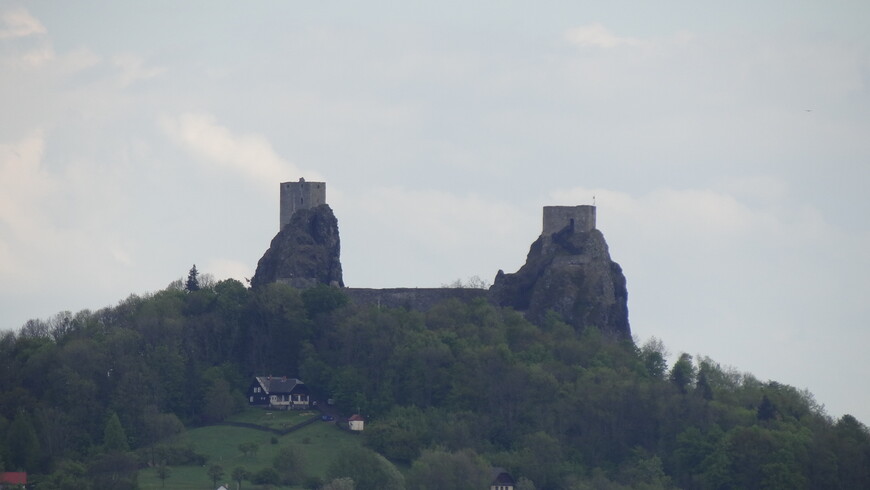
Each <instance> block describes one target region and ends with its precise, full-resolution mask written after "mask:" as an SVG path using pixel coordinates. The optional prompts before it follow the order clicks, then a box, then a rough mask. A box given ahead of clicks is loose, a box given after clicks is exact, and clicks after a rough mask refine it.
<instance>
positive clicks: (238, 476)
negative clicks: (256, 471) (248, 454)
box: [232, 466, 251, 490]
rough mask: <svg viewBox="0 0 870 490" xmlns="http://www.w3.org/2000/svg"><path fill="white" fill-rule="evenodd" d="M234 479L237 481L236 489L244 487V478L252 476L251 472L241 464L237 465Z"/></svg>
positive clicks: (234, 470)
mask: <svg viewBox="0 0 870 490" xmlns="http://www.w3.org/2000/svg"><path fill="white" fill-rule="evenodd" d="M232 477H233V481H234V482H236V490H241V489H242V480H247V479H248V478H250V477H251V472H250V471H248V470H246V469H245V468H242V467H241V466H237V467H236V468H234V469H233V473H232Z"/></svg>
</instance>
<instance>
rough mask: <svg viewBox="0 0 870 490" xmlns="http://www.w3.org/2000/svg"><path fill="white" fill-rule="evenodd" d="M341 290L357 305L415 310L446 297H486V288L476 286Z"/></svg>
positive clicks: (424, 308) (468, 298)
mask: <svg viewBox="0 0 870 490" xmlns="http://www.w3.org/2000/svg"><path fill="white" fill-rule="evenodd" d="M342 292H343V293H344V294H346V295H347V297H348V299H349V300H350V301H351V302H352V303H355V304H358V305H373V306H383V307H386V308H407V309H409V310H415V311H428V310H430V309H431V308H432V307H433V306H435V305H436V304H438V303H441V302H443V301H446V300H448V299H458V300H459V301H463V302H469V301H473V300H475V299H478V298H483V299H486V298H487V294H488V291H487V290H486V289H476V288H392V289H368V288H344V289H342Z"/></svg>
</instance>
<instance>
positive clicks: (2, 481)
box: [0, 471, 27, 485]
mask: <svg viewBox="0 0 870 490" xmlns="http://www.w3.org/2000/svg"><path fill="white" fill-rule="evenodd" d="M0 485H27V473H25V472H24V471H7V472H6V473H0Z"/></svg>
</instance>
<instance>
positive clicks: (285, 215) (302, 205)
mask: <svg viewBox="0 0 870 490" xmlns="http://www.w3.org/2000/svg"><path fill="white" fill-rule="evenodd" d="M321 204H326V182H305V179H303V178H300V179H299V182H281V213H280V214H281V218H280V226H279V227H278V230H279V231H280V230H283V229H284V227H285V226H287V223H289V222H290V218H291V217H292V216H293V213H295V212H296V211H298V210H300V209H310V208H313V207H316V206H320V205H321Z"/></svg>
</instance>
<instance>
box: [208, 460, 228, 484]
mask: <svg viewBox="0 0 870 490" xmlns="http://www.w3.org/2000/svg"><path fill="white" fill-rule="evenodd" d="M206 473H208V476H209V478H211V483H212V488H217V482H218V480H220V479H221V478H223V476H224V467H223V466H221V465H219V464H213V465H211V466H209V467H208V470H206Z"/></svg>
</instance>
